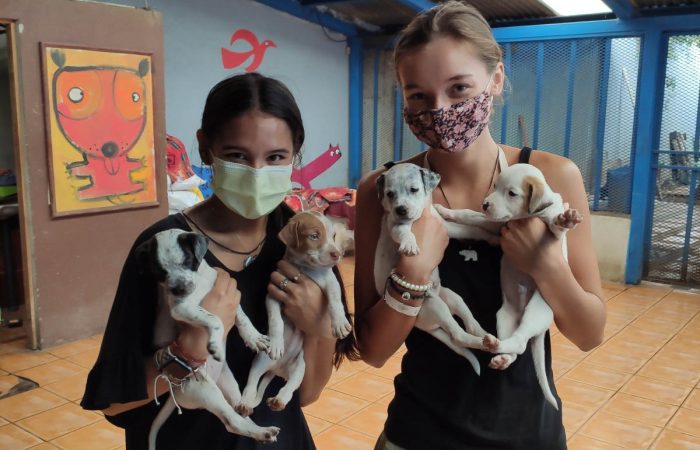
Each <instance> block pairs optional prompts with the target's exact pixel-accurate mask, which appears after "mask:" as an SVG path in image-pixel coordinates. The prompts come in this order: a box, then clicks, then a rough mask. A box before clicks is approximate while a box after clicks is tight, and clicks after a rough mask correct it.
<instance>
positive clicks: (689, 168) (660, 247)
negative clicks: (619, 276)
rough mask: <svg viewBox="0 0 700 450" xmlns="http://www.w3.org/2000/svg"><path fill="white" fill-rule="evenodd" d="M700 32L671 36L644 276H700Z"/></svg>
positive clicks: (693, 279)
mask: <svg viewBox="0 0 700 450" xmlns="http://www.w3.org/2000/svg"><path fill="white" fill-rule="evenodd" d="M698 73H700V35H682V36H671V37H670V38H669V42H668V54H667V64H666V76H665V84H664V96H663V106H662V114H661V127H660V135H659V142H658V145H657V147H656V148H657V149H658V150H656V151H655V153H656V158H655V164H654V176H655V181H656V188H655V198H654V201H653V215H652V222H651V235H650V238H649V244H648V248H647V250H648V252H647V253H648V258H647V262H646V264H645V266H646V267H645V278H648V279H653V280H661V281H669V282H673V283H698V282H700V228H699V227H698V226H699V225H700V223H699V221H700V218H698V215H699V213H698V207H699V206H700V205H699V203H700V202H698V194H697V190H698V178H699V171H700V142H699V141H700V80H699V79H698Z"/></svg>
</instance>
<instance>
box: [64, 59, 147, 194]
mask: <svg viewBox="0 0 700 450" xmlns="http://www.w3.org/2000/svg"><path fill="white" fill-rule="evenodd" d="M51 59H52V60H53V62H54V63H55V64H56V65H57V66H58V70H57V71H56V72H55V73H54V75H53V80H52V83H53V95H52V99H51V101H52V102H53V105H52V106H53V111H54V113H55V115H56V120H57V123H58V127H59V129H60V131H61V133H62V134H63V135H64V136H65V138H66V139H67V140H68V141H69V142H70V144H71V146H72V147H73V148H75V150H77V151H78V152H79V154H80V156H82V158H81V159H80V160H78V161H74V162H71V163H69V164H67V169H68V172H69V175H70V176H72V177H76V178H78V179H82V180H87V181H88V182H87V184H84V185H81V186H80V187H79V188H78V198H79V200H98V199H111V198H113V197H116V196H120V195H124V194H132V193H136V192H139V191H142V190H143V189H144V183H143V182H141V181H135V180H134V179H133V172H134V171H136V170H138V169H140V168H142V167H143V166H144V161H143V160H142V159H140V158H132V157H129V152H130V150H132V148H133V147H134V145H135V144H136V143H137V142H138V141H139V139H140V138H141V136H142V134H143V130H144V126H145V124H146V105H147V102H146V98H145V96H146V95H147V90H146V86H145V83H144V76H145V75H146V74H148V72H149V70H150V67H149V62H148V60H147V59H143V60H141V62H140V63H139V65H138V67H136V68H130V67H111V66H99V65H96V66H71V65H68V64H66V56H65V54H64V53H63V52H62V51H60V50H57V49H54V50H52V51H51Z"/></svg>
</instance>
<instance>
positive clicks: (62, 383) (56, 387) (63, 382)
mask: <svg viewBox="0 0 700 450" xmlns="http://www.w3.org/2000/svg"><path fill="white" fill-rule="evenodd" d="M86 382H87V371H85V372H82V373H79V374H77V375H73V376H70V377H65V378H62V379H60V380H59V381H56V382H53V383H50V384H47V385H45V386H43V388H44V389H46V390H47V391H49V392H53V393H54V394H57V395H60V396H61V397H63V398H65V399H67V400H70V401H72V402H74V401H77V400H80V399H82V398H83V394H84V393H85V383H86Z"/></svg>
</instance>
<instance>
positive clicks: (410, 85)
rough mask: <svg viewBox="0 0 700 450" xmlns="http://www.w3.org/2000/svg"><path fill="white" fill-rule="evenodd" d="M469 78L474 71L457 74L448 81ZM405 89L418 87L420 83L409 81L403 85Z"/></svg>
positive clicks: (472, 75)
mask: <svg viewBox="0 0 700 450" xmlns="http://www.w3.org/2000/svg"><path fill="white" fill-rule="evenodd" d="M468 78H474V74H472V73H461V74H458V75H455V76H453V77H450V78H449V79H448V80H447V81H458V80H466V79H468ZM403 89H404V91H409V90H411V89H418V85H417V84H414V83H409V84H407V85H406V86H404V87H403Z"/></svg>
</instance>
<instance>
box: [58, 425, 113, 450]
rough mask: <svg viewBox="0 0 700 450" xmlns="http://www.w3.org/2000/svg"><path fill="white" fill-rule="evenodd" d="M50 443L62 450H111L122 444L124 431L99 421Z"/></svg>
mask: <svg viewBox="0 0 700 450" xmlns="http://www.w3.org/2000/svg"><path fill="white" fill-rule="evenodd" d="M51 443H52V444H53V445H55V446H56V447H58V448H61V449H64V450H107V449H109V450H111V449H114V448H116V447H118V446H119V445H123V444H124V430H122V429H121V428H117V427H115V426H113V425H112V424H110V423H109V422H107V421H106V420H100V421H99V422H96V423H93V424H92V425H88V426H86V427H84V428H81V429H79V430H77V431H73V432H72V433H68V434H66V435H65V436H61V437H60V438H57V439H54V440H53V441H51Z"/></svg>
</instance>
